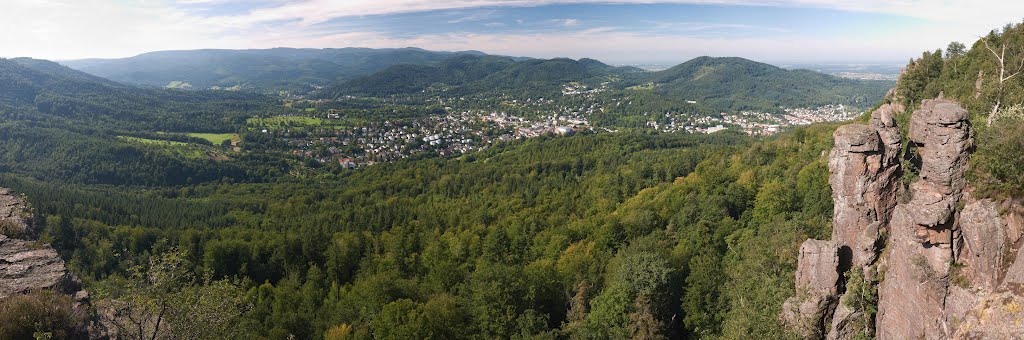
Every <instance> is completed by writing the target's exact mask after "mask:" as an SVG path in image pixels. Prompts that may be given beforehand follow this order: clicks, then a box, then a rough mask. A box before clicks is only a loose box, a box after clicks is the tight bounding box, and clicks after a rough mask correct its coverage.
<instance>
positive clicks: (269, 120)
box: [245, 116, 324, 126]
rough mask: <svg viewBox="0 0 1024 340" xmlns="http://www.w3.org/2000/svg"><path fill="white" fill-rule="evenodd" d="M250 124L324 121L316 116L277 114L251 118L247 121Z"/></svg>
mask: <svg viewBox="0 0 1024 340" xmlns="http://www.w3.org/2000/svg"><path fill="white" fill-rule="evenodd" d="M245 122H246V123H248V124H249V125H265V126H274V125H320V124H322V123H323V122H324V120H323V119H320V118H316V117H301V116H277V117H269V118H249V119H247V120H246V121H245Z"/></svg>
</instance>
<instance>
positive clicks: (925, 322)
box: [877, 100, 973, 339]
mask: <svg viewBox="0 0 1024 340" xmlns="http://www.w3.org/2000/svg"><path fill="white" fill-rule="evenodd" d="M967 118H968V114H967V110H964V109H963V108H961V107H960V106H959V105H957V104H956V103H953V102H949V101H944V100H926V101H925V102H924V103H922V105H921V109H919V110H917V111H915V112H914V113H913V114H912V115H911V118H910V121H911V123H910V136H909V137H910V140H911V142H912V143H914V146H915V147H917V151H918V154H919V155H920V156H921V165H920V167H921V172H920V179H919V180H918V181H916V182H914V183H912V184H911V185H910V195H911V200H910V202H907V203H905V204H898V205H897V206H896V207H895V209H894V210H893V213H892V217H891V221H890V223H889V234H890V237H889V240H888V242H887V244H886V250H887V251H886V255H887V256H886V257H885V258H884V259H883V260H882V261H883V263H882V266H881V267H882V269H881V270H884V272H885V278H884V280H882V281H881V283H880V284H879V288H878V297H879V300H878V301H879V302H878V318H877V324H878V328H877V329H878V337H879V338H884V339H911V338H913V339H921V338H924V339H946V338H949V335H950V333H951V330H950V326H949V325H948V324H947V320H946V318H945V312H944V310H945V301H946V295H947V293H948V291H947V287H948V283H949V269H950V263H952V262H953V259H954V255H955V254H954V253H955V249H954V245H959V243H960V242H959V240H960V234H959V230H958V226H957V223H956V220H955V218H954V215H955V213H956V207H957V205H958V203H959V202H960V198H961V196H962V195H963V189H964V183H965V182H964V171H965V170H966V167H967V160H968V157H969V151H970V149H971V147H972V146H973V144H972V141H973V140H972V138H971V131H970V125H969V123H968V121H967Z"/></svg>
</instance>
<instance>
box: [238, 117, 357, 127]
mask: <svg viewBox="0 0 1024 340" xmlns="http://www.w3.org/2000/svg"><path fill="white" fill-rule="evenodd" d="M245 122H246V123H247V124H248V125H249V128H250V129H252V128H260V127H262V128H267V129H268V130H280V129H288V128H292V129H293V130H301V129H303V128H306V127H310V126H316V127H322V128H328V129H344V128H347V127H351V126H354V125H358V124H359V123H361V122H360V121H358V120H353V119H351V118H346V119H323V118H316V117H306V116H277V117H268V118H249V119H248V120H246V121H245Z"/></svg>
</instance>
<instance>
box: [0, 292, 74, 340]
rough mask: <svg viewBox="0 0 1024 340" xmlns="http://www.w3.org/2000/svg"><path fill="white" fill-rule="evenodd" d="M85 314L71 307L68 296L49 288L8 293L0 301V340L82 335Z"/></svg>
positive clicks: (59, 337) (62, 337) (67, 337)
mask: <svg viewBox="0 0 1024 340" xmlns="http://www.w3.org/2000/svg"><path fill="white" fill-rule="evenodd" d="M85 321H86V315H85V313H84V312H83V311H81V310H75V309H74V308H73V302H72V301H71V298H70V297H68V296H65V295H60V294H57V293H54V292H51V291H40V292H35V293H30V294H23V295H14V296H9V297H7V298H5V299H3V300H2V301H0V340H7V339H32V338H34V335H36V334H48V335H49V336H50V338H51V339H86V338H87V333H86V332H85V329H86V328H85Z"/></svg>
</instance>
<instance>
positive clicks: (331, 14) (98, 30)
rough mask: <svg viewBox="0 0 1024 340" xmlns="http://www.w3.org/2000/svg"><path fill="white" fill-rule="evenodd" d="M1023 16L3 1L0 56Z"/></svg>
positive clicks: (544, 46) (904, 4) (654, 7)
mask: <svg viewBox="0 0 1024 340" xmlns="http://www.w3.org/2000/svg"><path fill="white" fill-rule="evenodd" d="M1022 19H1024V1H1013V0H1009V1H1007V0H1002V1H989V0H971V1H964V0H935V1H925V0H889V1H886V0H762V1H755V0H637V1H630V0H615V1H607V0H292V1H285V0H3V1H0V32H3V33H2V34H0V57H33V58H39V59H51V60H67V59H81V58H121V57H129V56H133V55H137V54H140V53H145V52H151V51H161V50H184V49H200V48H226V49H247V48H273V47H308V48H337V47H372V48H387V47H420V48H425V49H429V50H442V51H462V50H477V51H482V52H486V53H490V54H500V55H512V56H528V57H538V58H552V57H569V58H583V57H589V58H595V59H598V60H601V61H604V62H608V63H613V64H620V65H624V64H674V63H679V62H683V61H686V60H688V59H691V58H693V57H697V56H702V55H709V56H738V57H744V58H748V59H754V60H758V61H764V62H773V63H833V62H835V63H892V62H895V63H905V62H906V61H907V60H908V59H909V58H911V57H914V56H919V55H920V54H921V52H923V51H925V50H935V49H938V48H943V47H945V46H946V45H947V44H948V43H949V42H950V41H960V42H964V43H966V44H967V45H968V46H970V44H971V43H973V42H974V41H975V40H977V39H978V37H980V36H983V35H985V34H986V33H988V32H989V31H990V30H992V29H997V28H1000V27H1002V26H1003V25H1005V24H1008V23H1017V22H1021V21H1022Z"/></svg>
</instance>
